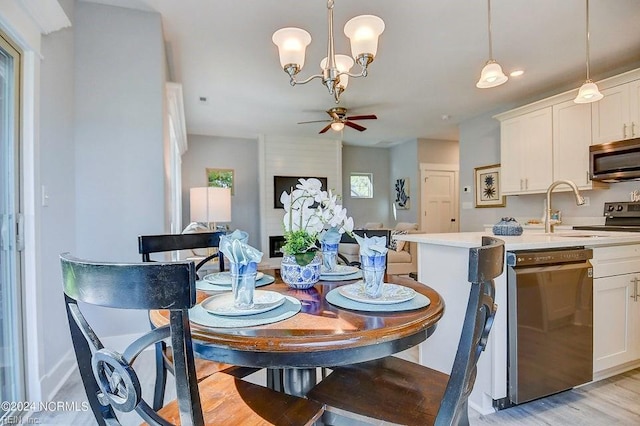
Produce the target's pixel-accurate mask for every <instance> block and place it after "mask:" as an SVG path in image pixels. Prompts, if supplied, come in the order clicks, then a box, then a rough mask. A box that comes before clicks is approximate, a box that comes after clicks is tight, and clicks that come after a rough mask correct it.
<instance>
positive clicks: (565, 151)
mask: <svg viewBox="0 0 640 426" xmlns="http://www.w3.org/2000/svg"><path fill="white" fill-rule="evenodd" d="M552 108H553V180H554V181H555V180H558V179H565V180H571V181H573V182H575V184H576V185H578V188H580V189H583V190H584V189H593V184H592V181H591V179H589V145H591V104H577V103H575V102H574V101H573V100H569V101H566V102H562V103H559V104H557V105H554V106H553V107H552Z"/></svg>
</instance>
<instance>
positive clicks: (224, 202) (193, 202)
mask: <svg viewBox="0 0 640 426" xmlns="http://www.w3.org/2000/svg"><path fill="white" fill-rule="evenodd" d="M189 206H190V211H191V222H199V223H204V224H206V225H207V228H208V229H209V230H215V229H216V222H230V221H231V189H230V188H214V187H211V186H209V187H204V188H191V189H190V190H189Z"/></svg>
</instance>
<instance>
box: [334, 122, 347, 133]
mask: <svg viewBox="0 0 640 426" xmlns="http://www.w3.org/2000/svg"><path fill="white" fill-rule="evenodd" d="M342 129H344V123H343V122H341V121H334V122H333V123H331V130H335V131H336V132H339V131H341V130H342Z"/></svg>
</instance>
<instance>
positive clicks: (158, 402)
mask: <svg viewBox="0 0 640 426" xmlns="http://www.w3.org/2000/svg"><path fill="white" fill-rule="evenodd" d="M166 349H167V344H166V343H165V342H158V343H156V384H155V389H154V392H153V409H154V410H155V411H158V410H159V409H160V408H162V406H163V405H164V391H165V389H166V387H167V368H166V367H165V365H164V356H163V355H164V351H165V350H166Z"/></svg>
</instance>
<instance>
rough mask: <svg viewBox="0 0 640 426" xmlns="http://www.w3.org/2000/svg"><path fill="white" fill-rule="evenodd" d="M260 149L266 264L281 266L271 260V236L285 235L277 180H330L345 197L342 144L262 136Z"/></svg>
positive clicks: (318, 139) (261, 222) (261, 221)
mask: <svg viewBox="0 0 640 426" xmlns="http://www.w3.org/2000/svg"><path fill="white" fill-rule="evenodd" d="M258 146H259V154H258V155H259V160H258V164H259V167H260V171H259V172H260V177H261V178H260V229H261V243H262V251H263V252H264V256H263V263H265V264H271V265H277V264H279V263H280V258H270V257H269V236H270V235H271V236H272V235H282V233H283V229H282V217H283V215H284V210H282V209H275V208H274V207H273V195H274V194H273V191H274V189H273V177H274V176H318V177H326V178H327V185H328V187H329V189H332V190H334V192H337V193H338V194H341V193H342V190H341V188H342V141H341V140H339V139H326V138H289V137H278V136H265V135H262V136H260V138H259V139H258ZM278 196H279V195H278Z"/></svg>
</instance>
